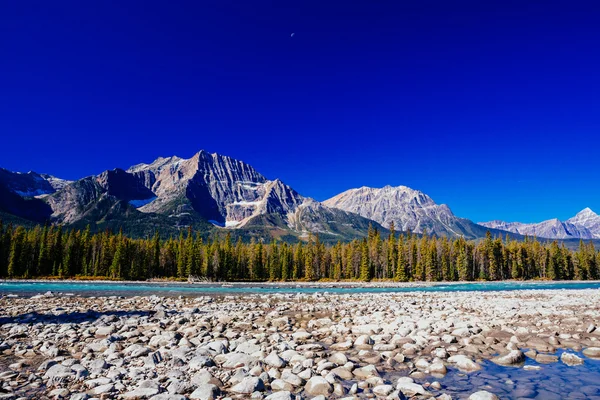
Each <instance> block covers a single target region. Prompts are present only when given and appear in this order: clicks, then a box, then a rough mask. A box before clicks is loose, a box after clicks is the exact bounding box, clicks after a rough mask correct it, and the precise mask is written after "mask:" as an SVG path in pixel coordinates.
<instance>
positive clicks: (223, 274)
mask: <svg viewBox="0 0 600 400" xmlns="http://www.w3.org/2000/svg"><path fill="white" fill-rule="evenodd" d="M599 260H600V256H599V255H598V253H597V252H596V250H595V248H594V245H593V243H591V242H590V243H584V242H580V245H579V249H578V250H577V251H572V250H569V249H567V248H566V247H565V246H564V245H559V244H558V243H557V242H556V241H554V242H551V243H550V242H544V243H543V242H540V241H538V240H536V239H535V238H530V239H526V240H525V241H516V240H512V239H509V238H500V237H497V238H493V237H492V236H491V235H490V234H489V232H488V235H487V237H486V238H485V239H484V240H481V241H479V242H473V241H467V240H465V239H463V238H457V239H448V238H446V237H442V238H437V237H435V236H428V235H427V234H424V235H416V234H411V233H410V232H409V233H402V234H397V233H395V231H394V227H393V226H392V227H391V229H390V234H389V235H386V236H385V237H382V236H381V235H380V233H379V232H378V231H377V230H376V229H370V230H369V235H368V237H367V238H364V239H362V240H354V241H352V242H349V243H341V242H339V243H337V244H335V245H333V246H326V245H325V244H324V243H322V242H320V241H319V237H318V236H310V237H309V238H308V240H307V241H306V242H298V243H296V244H289V243H286V242H281V241H272V242H271V243H263V242H262V241H254V240H253V241H251V242H250V243H244V242H242V241H241V240H239V239H238V240H237V241H236V242H232V240H231V237H230V235H229V234H227V235H226V236H225V237H219V236H215V237H213V238H209V239H203V238H202V237H201V236H200V235H199V234H197V233H195V232H193V231H192V230H191V229H188V230H187V231H182V232H181V233H180V234H179V236H178V237H170V238H160V236H159V233H158V232H157V233H156V234H155V235H154V236H153V237H148V238H146V239H131V238H128V237H126V236H124V235H123V234H122V233H111V232H109V231H106V232H103V233H97V234H91V233H90V230H89V229H86V230H65V229H64V228H62V227H60V226H45V227H41V226H36V227H33V228H25V227H22V226H18V227H13V226H12V225H4V224H2V222H1V221H0V276H1V277H7V278H35V277H60V278H77V277H88V278H92V277H97V278H109V279H126V280H146V279H152V278H188V277H190V276H192V277H195V278H198V279H207V280H215V281H219V280H220V281H224V280H228V281H250V280H252V281H267V280H269V281H290V280H306V281H315V280H321V279H330V280H362V281H369V280H374V279H385V280H397V281H472V280H504V279H552V280H558V279H562V280H573V279H577V280H585V279H598V278H599V273H598V262H599Z"/></svg>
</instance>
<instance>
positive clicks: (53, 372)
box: [44, 364, 75, 379]
mask: <svg viewBox="0 0 600 400" xmlns="http://www.w3.org/2000/svg"><path fill="white" fill-rule="evenodd" d="M73 376H75V372H74V371H73V370H72V369H71V367H66V366H64V365H62V364H55V365H53V366H51V367H50V368H48V370H47V371H46V373H45V374H44V379H49V378H71V377H73Z"/></svg>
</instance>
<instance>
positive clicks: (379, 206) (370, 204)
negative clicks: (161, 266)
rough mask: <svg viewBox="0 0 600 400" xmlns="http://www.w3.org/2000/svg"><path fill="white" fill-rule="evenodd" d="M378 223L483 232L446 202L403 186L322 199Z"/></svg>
mask: <svg viewBox="0 0 600 400" xmlns="http://www.w3.org/2000/svg"><path fill="white" fill-rule="evenodd" d="M323 204H324V205H326V206H328V207H333V208H338V209H341V210H344V211H349V212H353V213H356V214H358V215H361V216H363V217H365V218H369V219H372V220H374V221H377V222H379V223H380V224H381V225H382V226H384V227H386V228H389V227H390V225H391V223H392V222H393V223H394V227H395V229H396V230H402V231H407V230H411V231H412V232H417V233H422V232H424V231H427V232H428V233H430V234H433V233H435V234H436V235H442V236H460V235H463V236H465V237H467V238H469V237H475V236H480V235H481V234H482V232H480V231H483V234H485V229H484V228H481V227H479V226H477V225H476V224H474V223H473V222H471V221H469V220H465V219H462V218H458V217H456V216H455V215H454V214H453V213H452V211H450V208H448V206H447V205H445V204H442V205H438V204H436V203H435V202H434V201H433V200H432V199H431V197H429V196H427V195H426V194H425V193H423V192H420V191H418V190H414V189H411V188H409V187H406V186H398V187H392V186H385V187H383V188H370V187H361V188H358V189H350V190H347V191H345V192H343V193H340V194H339V195H337V196H335V197H332V198H331V199H328V200H326V201H324V202H323Z"/></svg>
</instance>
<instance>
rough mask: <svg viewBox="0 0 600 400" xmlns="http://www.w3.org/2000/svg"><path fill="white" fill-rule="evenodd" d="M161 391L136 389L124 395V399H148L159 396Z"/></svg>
mask: <svg viewBox="0 0 600 400" xmlns="http://www.w3.org/2000/svg"><path fill="white" fill-rule="evenodd" d="M158 392H159V389H157V388H140V387H138V388H136V389H134V390H132V391H130V392H126V393H123V394H122V395H121V396H123V398H124V399H147V398H150V397H152V396H154V395H157V394H158Z"/></svg>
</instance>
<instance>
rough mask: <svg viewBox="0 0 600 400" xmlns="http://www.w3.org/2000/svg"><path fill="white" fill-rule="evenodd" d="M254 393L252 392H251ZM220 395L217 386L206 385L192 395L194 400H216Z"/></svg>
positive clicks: (198, 388) (199, 387) (191, 397)
mask: <svg viewBox="0 0 600 400" xmlns="http://www.w3.org/2000/svg"><path fill="white" fill-rule="evenodd" d="M250 393H252V392H250ZM219 394H220V390H219V388H218V387H217V386H216V385H212V384H210V383H205V384H203V385H200V386H198V387H197V388H196V390H194V391H193V392H192V394H190V399H192V400H215V399H216V398H217V397H218V396H219Z"/></svg>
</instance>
